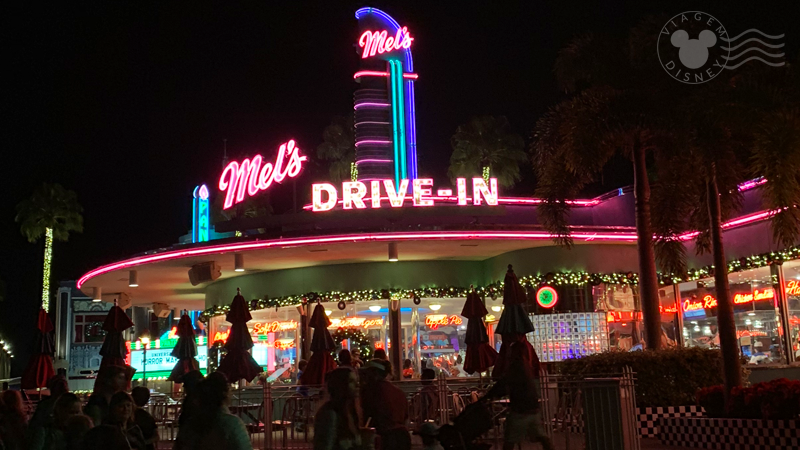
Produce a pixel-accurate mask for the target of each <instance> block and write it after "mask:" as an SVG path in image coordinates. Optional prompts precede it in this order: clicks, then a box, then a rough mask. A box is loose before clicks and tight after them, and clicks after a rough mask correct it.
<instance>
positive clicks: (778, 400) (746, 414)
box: [697, 378, 800, 420]
mask: <svg viewBox="0 0 800 450" xmlns="http://www.w3.org/2000/svg"><path fill="white" fill-rule="evenodd" d="M724 392H725V391H724V387H723V386H722V385H718V386H711V387H708V388H705V389H701V390H700V391H698V392H697V403H698V404H699V405H700V406H702V407H703V409H705V411H706V414H707V415H708V416H709V417H733V418H738V419H769V420H778V419H783V420H790V419H797V418H798V415H800V381H796V380H787V379H786V378H780V379H777V380H772V381H767V382H764V383H756V384H754V385H752V386H750V387H737V388H733V390H732V391H731V404H730V408H729V409H728V411H726V410H725V400H724Z"/></svg>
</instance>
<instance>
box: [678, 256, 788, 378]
mask: <svg viewBox="0 0 800 450" xmlns="http://www.w3.org/2000/svg"><path fill="white" fill-rule="evenodd" d="M728 283H729V287H730V293H731V297H732V301H733V309H734V320H735V322H736V335H737V338H738V344H739V351H740V352H741V354H742V355H743V356H744V357H746V358H748V359H749V363H750V364H769V363H780V362H783V361H784V358H783V353H782V350H781V342H780V334H781V330H780V320H779V315H778V310H777V308H776V301H775V291H774V288H773V285H772V276H771V275H770V269H769V267H761V268H758V269H751V270H746V271H742V272H737V273H732V274H730V275H729V276H728ZM680 292H681V310H682V312H683V336H684V340H685V343H686V346H687V347H692V346H699V347H706V348H718V347H719V330H718V328H717V316H716V314H717V298H716V289H715V287H714V279H713V278H706V279H703V280H698V281H697V282H688V283H682V284H681V285H680Z"/></svg>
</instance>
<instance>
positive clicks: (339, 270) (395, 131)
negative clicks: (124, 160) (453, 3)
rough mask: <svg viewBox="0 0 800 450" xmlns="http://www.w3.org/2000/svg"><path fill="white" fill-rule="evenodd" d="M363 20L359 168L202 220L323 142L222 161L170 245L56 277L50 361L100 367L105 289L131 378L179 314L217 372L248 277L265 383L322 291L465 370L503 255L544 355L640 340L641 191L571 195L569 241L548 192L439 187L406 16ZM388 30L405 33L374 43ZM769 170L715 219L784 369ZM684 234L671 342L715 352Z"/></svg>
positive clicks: (764, 356) (666, 311) (736, 292)
mask: <svg viewBox="0 0 800 450" xmlns="http://www.w3.org/2000/svg"><path fill="white" fill-rule="evenodd" d="M356 17H357V18H358V21H359V27H360V33H362V34H361V36H362V38H361V40H360V41H359V42H360V44H359V43H357V45H360V46H361V49H362V51H363V53H359V55H358V57H360V58H362V60H363V61H362V65H361V70H360V71H359V73H357V74H356V76H355V77H354V82H355V83H357V87H355V88H354V91H355V105H354V108H355V112H356V123H355V131H356V133H355V136H356V137H355V139H356V142H355V145H356V157H355V162H354V164H353V174H352V175H353V176H352V179H351V180H347V181H345V182H343V183H340V184H337V185H334V184H333V183H329V182H316V183H313V184H312V185H311V186H306V187H303V186H299V185H298V191H301V190H302V189H308V191H306V192H308V198H310V199H311V203H309V204H308V205H307V206H306V207H304V208H302V210H300V211H299V212H293V213H287V214H280V215H271V216H261V217H239V218H237V219H233V220H218V221H216V222H215V223H211V219H210V218H211V217H212V215H211V214H210V210H211V209H212V208H214V206H213V205H216V204H219V205H222V206H221V208H222V209H223V210H225V209H228V208H231V207H235V206H236V205H237V204H238V203H239V202H241V201H243V200H244V199H245V198H248V197H253V196H258V195H263V191H266V190H268V189H270V187H271V186H274V184H277V183H281V181H284V180H286V179H288V178H293V177H296V176H297V175H298V174H299V173H300V172H301V171H302V170H303V167H304V163H305V161H306V160H307V157H306V156H305V154H306V149H309V148H312V147H313V146H314V145H315V144H316V143H311V142H309V143H303V142H295V141H293V140H292V141H288V142H286V143H284V144H283V145H281V146H280V147H279V148H278V149H276V150H270V151H268V152H264V155H263V156H262V155H254V156H252V157H251V158H248V159H245V160H241V161H231V162H229V163H228V165H227V166H226V167H225V169H224V170H223V172H222V174H221V176H220V178H219V180H213V183H209V184H208V185H206V184H201V185H199V186H198V187H197V189H195V190H194V192H192V195H191V197H190V198H189V196H188V195H187V201H191V202H192V211H193V213H192V218H191V221H192V227H191V232H190V233H189V234H187V236H185V237H182V238H179V239H177V241H178V242H179V243H177V244H175V245H173V246H171V247H169V248H160V249H157V250H151V251H146V250H147V249H145V248H143V249H142V250H143V251H144V253H141V254H138V255H134V256H132V257H130V258H127V259H124V260H120V261H109V262H108V264H106V265H103V266H101V267H97V268H95V269H93V270H91V271H89V272H87V273H86V274H84V275H83V276H82V277H80V279H79V280H77V284H76V285H75V286H74V287H70V286H65V287H62V290H61V291H59V299H58V302H57V305H56V311H57V313H58V315H59V319H58V321H57V322H58V325H57V330H56V332H57V339H58V340H59V343H58V344H57V354H56V364H57V366H58V364H62V365H64V366H65V367H68V368H69V375H70V378H71V379H74V380H78V379H80V378H81V377H91V376H92V374H93V373H94V371H96V370H97V367H98V366H99V360H100V359H99V357H94V356H93V355H95V353H93V352H97V351H98V350H99V343H100V342H101V341H102V336H101V334H102V333H101V331H102V330H99V329H98V322H100V317H102V314H103V313H104V312H105V311H107V310H108V308H109V307H110V305H112V304H113V303H114V302H116V303H117V304H118V305H119V306H121V307H122V308H123V309H125V310H127V311H128V312H129V314H130V316H131V317H132V319H133V322H134V327H133V328H131V329H129V330H128V331H126V335H127V339H128V340H129V347H130V349H131V353H130V355H129V360H130V363H131V365H133V366H134V367H135V368H137V375H136V377H138V378H141V377H147V378H152V379H153V381H157V380H160V379H166V377H167V376H168V375H169V370H170V369H171V366H172V365H174V363H175V361H174V358H172V357H171V356H169V351H170V349H171V346H174V345H175V336H174V327H175V326H176V324H177V319H178V318H179V317H180V315H181V312H182V311H188V312H189V313H190V315H191V317H192V320H193V322H194V325H195V329H196V335H197V336H196V338H197V344H198V349H199V352H200V356H199V357H198V361H199V363H200V367H201V370H204V371H211V370H214V369H215V367H217V366H218V365H219V362H220V360H221V358H223V357H224V349H223V348H222V344H223V343H224V342H225V341H226V339H227V336H228V334H229V332H230V327H231V324H230V323H228V322H226V320H225V313H226V311H227V308H228V306H229V305H230V304H231V301H232V299H233V298H234V296H235V295H236V294H237V290H240V291H241V293H242V295H243V296H244V297H245V299H246V300H248V301H249V302H250V310H251V314H252V320H251V321H250V322H248V324H247V326H248V329H249V330H250V334H251V337H252V339H253V342H254V344H255V346H254V347H253V349H252V355H253V357H254V359H255V360H256V361H257V362H258V363H259V365H261V366H262V368H263V369H264V371H265V372H266V373H267V376H268V377H269V378H270V379H271V380H276V381H281V380H291V379H292V378H293V377H294V376H295V374H296V370H297V362H298V361H299V360H300V359H303V358H305V359H307V358H308V356H309V349H308V347H309V343H310V331H309V326H308V316H309V314H310V310H311V309H312V308H313V306H314V305H315V304H316V303H318V302H319V303H322V304H323V305H324V307H325V310H326V314H328V316H329V318H330V319H331V321H332V325H331V328H330V331H331V333H332V334H333V337H334V340H335V341H336V342H337V344H338V345H340V346H342V347H345V348H350V349H351V350H354V349H356V348H357V349H359V350H360V351H361V353H362V357H367V356H369V353H370V352H371V351H373V350H374V349H380V348H383V349H385V350H387V351H388V352H389V353H390V354H392V355H393V359H394V360H395V361H403V360H405V359H410V360H411V361H412V365H413V367H414V368H415V370H416V371H417V373H419V370H420V369H421V368H422V364H423V361H431V363H433V364H434V365H435V366H437V367H439V368H441V370H444V371H446V372H447V373H449V374H450V375H451V376H467V374H466V373H465V372H464V371H463V368H462V367H461V366H460V361H461V359H462V358H463V355H464V352H465V342H464V339H465V333H466V325H467V320H468V319H467V318H465V317H462V316H461V311H462V308H463V306H464V302H465V298H466V295H467V293H469V292H471V291H472V290H474V291H475V292H476V293H478V294H479V295H480V297H481V298H482V299H483V300H484V302H485V304H486V307H487V310H488V311H489V315H488V316H487V317H486V318H485V322H486V325H487V329H488V331H489V335H490V340H491V344H492V345H494V346H495V347H496V348H499V345H500V341H499V339H500V336H499V335H495V334H494V333H493V330H494V326H495V325H496V324H497V321H498V319H499V318H500V315H501V314H502V311H503V304H502V292H503V285H502V283H503V281H502V280H503V279H504V276H505V275H506V272H507V271H508V270H509V269H508V268H509V266H511V267H512V268H513V271H514V273H515V274H516V275H517V276H518V277H519V279H520V282H521V284H522V286H523V287H524V288H525V289H526V293H527V296H528V301H527V304H526V310H527V312H528V313H529V314H530V315H531V319H532V322H533V324H534V326H535V331H534V332H533V333H530V334H528V338H529V339H530V341H531V343H532V344H533V345H534V347H535V348H536V350H537V352H538V354H539V357H540V359H541V360H542V361H543V362H547V363H549V362H557V361H560V360H563V359H566V358H572V357H580V356H585V355H589V354H592V353H597V352H602V351H606V350H619V351H631V350H634V351H635V350H637V349H641V348H642V346H643V338H642V335H643V327H642V320H641V319H642V317H641V310H642V308H641V304H640V300H639V297H638V291H637V281H638V277H637V275H636V273H637V271H638V263H637V261H638V259H637V258H638V255H637V247H636V245H637V244H636V233H635V215H634V212H635V205H634V197H633V194H632V192H631V190H630V189H629V188H620V189H618V190H615V191H613V192H610V193H608V194H606V195H603V196H600V197H597V198H589V199H576V200H573V201H572V202H571V206H572V209H571V212H570V218H569V221H570V230H571V233H572V236H573V239H574V244H575V245H574V246H573V247H572V248H571V249H567V248H564V247H561V246H559V245H557V244H556V243H554V241H553V238H552V236H551V235H550V233H548V232H547V231H546V230H545V229H544V227H543V226H542V224H541V221H540V219H539V217H538V215H537V207H538V205H539V204H540V203H541V200H539V199H536V198H516V197H509V196H505V195H504V194H503V193H502V192H501V191H500V190H499V189H498V186H497V182H496V180H495V179H493V178H491V177H485V176H483V175H484V174H475V177H474V178H458V179H456V180H454V183H453V184H454V185H453V186H444V185H442V186H434V185H433V180H432V179H431V178H425V176H429V174H418V173H417V171H418V170H419V165H418V164H417V162H418V161H417V152H419V155H424V154H425V149H418V148H417V143H416V137H415V133H416V131H415V128H414V127H415V121H414V111H415V108H416V107H415V105H414V101H415V99H414V83H417V82H424V77H418V76H417V74H416V73H414V72H413V63H412V59H411V50H412V49H413V48H414V47H413V46H414V45H417V41H416V40H414V38H413V30H408V28H407V27H402V26H400V25H399V24H398V22H396V21H395V20H394V19H392V18H391V17H389V16H388V15H387V14H386V13H383V12H381V11H378V10H376V9H374V8H364V9H362V10H359V13H357V15H356ZM376 30H377V31H376ZM383 31H386V33H384V34H381V33H382V32H383ZM376 33H377V34H376ZM386 36H393V37H395V40H394V44H391V41H389V43H387V42H385V41H381V42H382V43H380V42H379V43H375V42H374V41H373V40H374V39H377V40H381V39H385V38H386ZM397 42H400V44H397ZM373 46H374V47H373ZM373 48H374V49H375V51H372V50H373ZM397 61H400V62H399V63H398V62H397ZM262 164H263V167H262ZM361 165H363V168H362V166H361ZM441 170H442V172H444V171H445V170H446V168H441ZM273 183H274V184H273ZM764 183H765V180H754V181H752V182H749V183H746V184H743V185H741V186H740V190H741V191H742V194H743V196H744V202H743V206H742V208H741V210H740V211H739V212H738V214H737V215H736V217H733V218H730V219H729V220H728V221H727V222H726V223H725V224H724V226H723V227H724V233H723V238H724V242H725V250H726V255H727V257H728V258H729V259H730V263H729V270H730V271H731V274H730V276H729V279H730V283H731V292H732V295H733V297H734V304H735V310H736V323H737V333H738V335H739V343H740V347H741V352H742V354H743V356H745V357H747V358H748V359H749V361H750V363H751V364H779V363H788V362H792V361H794V360H795V359H796V358H797V354H798V351H800V348H799V345H800V344H799V341H798V340H799V339H800V336H799V335H800V250H799V249H798V248H789V249H786V248H781V247H779V246H778V245H777V244H776V243H775V242H774V241H773V240H772V238H771V236H772V233H771V232H770V230H769V222H768V220H769V217H770V211H769V210H767V209H765V207H764V205H763V203H762V201H761V195H760V189H761V188H762V186H763V184H764ZM301 192H302V191H301ZM217 197H220V199H221V200H222V201H215V199H216V198H217ZM187 222H188V218H187ZM692 237H693V235H692V234H687V235H686V236H684V237H683V238H684V240H685V243H686V245H687V247H688V251H687V254H688V255H689V256H688V257H689V266H690V267H691V268H693V270H692V271H691V275H690V277H689V278H688V279H678V278H675V277H672V276H670V275H668V274H664V275H662V276H661V277H660V283H661V284H660V289H659V299H660V304H661V321H662V335H663V342H664V343H665V344H666V345H668V346H673V345H683V346H700V347H711V348H713V347H716V346H718V345H719V339H718V337H717V323H716V318H715V312H716V299H715V290H714V281H713V277H712V276H711V271H710V270H709V268H708V265H709V264H710V263H711V261H710V257H709V256H708V255H705V256H697V255H695V252H694V249H693V247H692ZM393 315H396V316H393ZM393 317H394V318H393ZM473 320H475V319H473ZM392 324H395V326H392ZM145 329H147V330H149V332H150V335H151V336H153V337H154V338H153V339H151V342H150V346H149V347H148V349H147V357H146V358H145V357H144V348H142V345H141V342H139V336H140V335H141V333H142V331H143V330H145ZM78 360H79V361H78ZM73 361H75V362H73Z"/></svg>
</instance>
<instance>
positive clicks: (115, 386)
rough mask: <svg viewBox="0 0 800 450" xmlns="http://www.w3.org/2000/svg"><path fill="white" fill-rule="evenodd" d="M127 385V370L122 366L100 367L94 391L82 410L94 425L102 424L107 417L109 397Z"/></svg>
mask: <svg viewBox="0 0 800 450" xmlns="http://www.w3.org/2000/svg"><path fill="white" fill-rule="evenodd" d="M127 385H128V370H127V369H126V368H124V367H122V366H106V367H101V368H100V371H99V372H98V373H97V379H96V380H95V381H94V392H92V395H91V396H90V397H89V402H87V403H86V408H84V411H85V412H86V415H87V416H89V417H91V418H92V422H94V425H95V426H98V425H100V424H102V423H103V422H104V421H105V420H106V418H107V417H108V407H109V402H110V401H111V397H112V396H113V395H114V394H116V393H117V392H122V391H124V390H125V387H127Z"/></svg>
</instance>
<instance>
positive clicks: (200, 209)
mask: <svg viewBox="0 0 800 450" xmlns="http://www.w3.org/2000/svg"><path fill="white" fill-rule="evenodd" d="M192 197H193V199H192V242H208V226H209V224H210V223H211V221H210V220H209V218H208V216H209V208H208V188H207V187H206V185H205V184H203V185H201V186H197V187H196V188H194V192H193V193H192Z"/></svg>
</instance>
